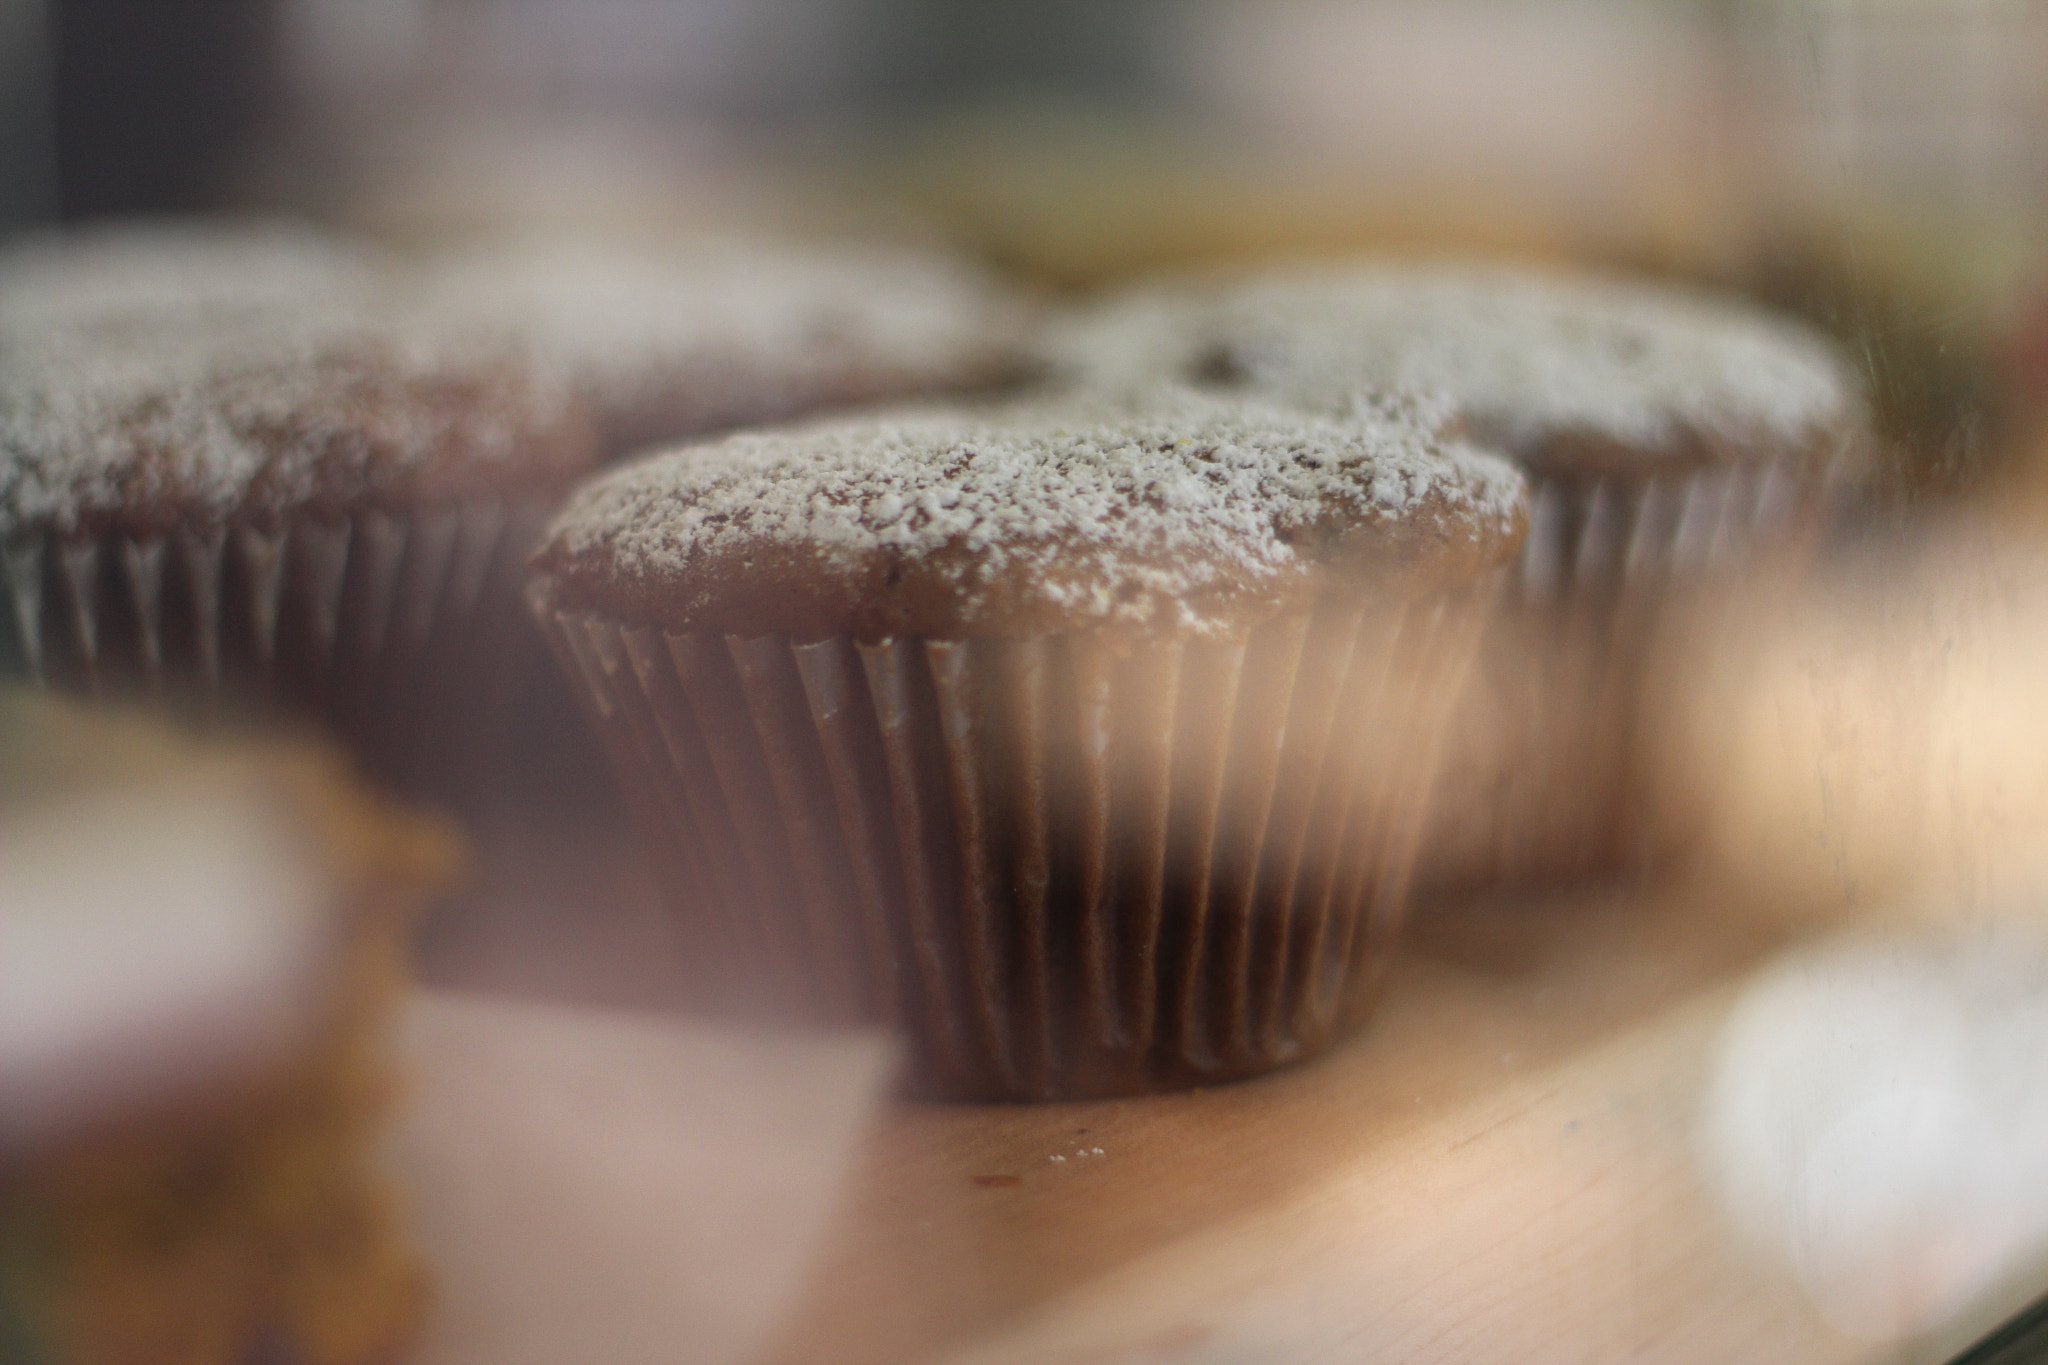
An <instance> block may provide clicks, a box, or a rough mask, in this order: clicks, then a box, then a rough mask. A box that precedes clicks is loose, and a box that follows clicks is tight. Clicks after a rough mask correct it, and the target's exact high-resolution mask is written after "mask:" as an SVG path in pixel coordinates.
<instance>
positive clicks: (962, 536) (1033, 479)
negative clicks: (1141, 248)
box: [542, 395, 1523, 618]
mask: <svg viewBox="0 0 2048 1365" xmlns="http://www.w3.org/2000/svg"><path fill="white" fill-rule="evenodd" d="M1445 411H1446V410H1445V408H1444V406H1443V405H1442V404H1441V403H1439V402H1432V401H1428V400H1422V399H1417V398H1414V397H1383V396H1380V397H1358V398H1355V399H1353V400H1352V401H1351V402H1350V403H1349V404H1348V405H1347V407H1346V410H1345V412H1344V413H1343V414H1342V415H1341V416H1328V417H1324V416H1314V415H1306V414H1302V413H1299V412H1292V411H1286V410H1281V409H1276V408H1266V407H1261V406H1257V405H1247V404H1242V403H1219V402H1215V401H1212V400H1207V399H1203V398H1201V397H1199V396H1195V395H1180V396H1178V397H1174V398H1171V399H1167V398H1163V397H1162V398H1160V399H1158V400H1155V401H1154V402H1152V403H1150V404H1147V405H1145V406H1142V407H1140V408H1138V409H1137V410H1135V411H1131V412H1127V413H1124V414H1121V415H1112V414H1111V413H1109V412H1108V411H1107V410H1106V409H1097V410H1086V409H1083V410H1079V411H1075V410H1064V411H1063V410H1061V409H1058V408H1020V409H1012V410H1010V411H1007V412H1004V413H1000V414H993V415H989V414H978V415H974V416H966V415H963V414H961V413H958V412H947V411H937V410H923V411H914V412H903V413H897V414H893V415H891V416H889V417H886V418H876V419H869V420H864V421H840V422H835V423H829V424H816V425H810V426H805V427H796V428H789V429H784V430H779V431H772V432H760V433H750V434H746V435H741V436H737V437H733V438H730V439H728V440H726V441H723V442H720V443H717V444H714V445H709V446H700V447H694V448H691V449H686V450H682V451H677V452H674V453H670V454H666V455H661V456H657V457H654V458H652V459H649V460H646V461H643V462H641V463H639V464H636V465H633V466H629V467H627V468H624V469H621V470H619V471H616V472H614V473H612V474H610V475H607V476H605V477H603V478H601V479H599V480H598V481H596V482H595V483H593V484H591V485H589V486H587V487H586V488H585V489H584V490H583V491H582V493H580V494H579V495H578V496H577V497H576V498H575V499H574V500H573V501H572V503H571V504H570V506H569V508H568V509H567V510H566V511H565V512H564V513H563V514H562V516H561V517H560V518H559V519H558V521H557V522H556V525H555V527H554V529H553V530H552V532H551V533H550V537H549V542H550V543H549V545H548V546H547V547H546V548H544V549H543V551H542V557H543V558H558V559H559V558H564V557H565V558H567V559H570V560H574V559H575V558H576V557H578V556H581V555H585V554H592V553H595V554H597V555H599V556H601V557H602V558H604V559H606V560H607V561H608V562H609V563H610V565H611V566H613V568H614V569H615V570H616V571H618V572H621V573H623V574H625V575H627V576H629V577H637V578H643V579H664V578H672V577H673V576H675V575H678V574H684V573H687V572H688V570H689V569H690V568H691V567H692V566H693V565H695V564H702V563H704V562H706V561H713V562H732V561H733V560H734V559H736V558H743V557H745V556H746V555H748V554H750V553H753V552H755V551H757V550H759V549H761V548H763V547H781V548H796V549H799V550H803V551H806V552H809V553H812V554H814V555H815V556H816V557H817V558H818V559H819V560H820V561H822V562H823V563H825V564H828V565H829V564H833V563H835V562H836V563H838V564H841V565H846V566H851V565H853V564H855V563H858V562H859V561H861V560H862V559H863V558H865V557H868V556H871V555H874V554H877V553H885V554H889V555H893V556H897V557H900V558H904V559H910V560H917V559H922V558H926V557H929V556H933V555H937V554H940V553H942V552H944V553H947V554H957V555H959V556H960V557H961V561H962V562H963V563H965V564H970V565H971V566H972V570H971V572H972V574H973V576H974V577H975V578H976V579H977V580H981V581H986V580H987V579H990V578H993V577H997V576H1002V577H1005V578H1007V579H1009V580H1011V581H1016V580H1017V579H1019V578H1021V579H1023V580H1024V581H1026V582H1029V583H1030V584H1031V585H1032V588H1031V590H1032V591H1034V592H1036V593H1038V594H1039V595H1040V596H1041V597H1042V598H1043V599H1045V600H1048V601H1051V602H1054V603H1055V604H1057V605H1060V606H1062V607H1067V608H1075V609H1081V610H1085V611H1088V612H1089V613H1090V614H1095V615H1100V616H1103V617H1108V618H1119V617H1122V616H1132V617H1143V616H1148V615H1150V614H1152V613H1155V612H1156V611H1158V610H1160V606H1161V604H1162V603H1171V602H1173V601H1175V600H1177V599H1178V598H1181V597H1184V596H1185V595H1186V594H1188V593H1189V592H1193V591H1196V590H1198V589H1201V588H1203V587H1206V586H1210V585H1213V584H1216V583H1218V582H1234V583H1242V582H1256V581H1258V580H1260V579H1262V578H1271V577H1275V576H1278V575H1281V574H1285V573H1288V572H1290V571H1293V570H1296V569H1298V568H1299V567H1300V566H1301V564H1302V561H1303V558H1304V554H1305V552H1304V551H1303V550H1302V549H1301V548H1300V545H1299V543H1298V542H1299V541H1300V540H1301V538H1302V537H1301V534H1300V533H1302V532H1305V531H1310V532H1312V531H1314V530H1316V529H1319V528H1326V527H1328V526H1329V525H1330V524H1331V523H1332V522H1333V520H1335V521H1340V522H1342V523H1344V524H1346V525H1353V524H1357V523H1359V522H1360V521H1361V520H1366V521H1370V520H1382V521H1394V520H1398V519H1400V518H1402V517H1403V516H1406V515H1409V514H1412V513H1414V512H1416V511H1417V509H1419V508H1421V507H1422V506H1423V504H1425V503H1431V502H1434V503H1435V504H1437V505H1438V506H1440V507H1442V508H1444V509H1447V510H1454V511H1455V513H1456V514H1458V515H1461V516H1463V517H1465V518H1467V519H1468V520H1469V525H1470V527H1471V528H1472V532H1471V533H1472V535H1473V536H1474V538H1475V539H1476V538H1478V537H1479V536H1480V535H1481V534H1482V533H1484V534H1485V535H1488V536H1497V535H1501V534H1504V533H1506V532H1507V531H1508V530H1509V529H1510V528H1511V526H1512V524H1513V522H1514V520H1515V519H1516V517H1517V516H1518V514H1519V509H1520V506H1521V498H1522V488H1523V484H1522V479H1521V476H1520V475H1519V474H1518V473H1517V472H1516V471H1515V470H1514V469H1513V468H1512V467H1511V466H1510V465H1508V464H1507V463H1506V462H1505V461H1503V460H1501V459H1499V458H1497V457H1495V456H1492V455H1489V454H1487V453H1485V452H1482V451H1480V450H1477V449H1475V448H1473V447H1470V446H1466V445H1462V444H1460V443H1457V442H1454V441H1447V440H1445V439H1444V438H1443V436H1442V431H1441V428H1442V419H1443V417H1444V415H1445Z"/></svg>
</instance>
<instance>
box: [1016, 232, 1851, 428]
mask: <svg viewBox="0 0 2048 1365" xmlns="http://www.w3.org/2000/svg"><path fill="white" fill-rule="evenodd" d="M1053 347H1054V350H1055V352H1056V353H1057V356H1058V360H1059V363H1060V364H1061V366H1062V367H1063V368H1064V369H1065V370H1066V371H1067V372H1068V373H1069V375H1070V376H1072V377H1074V378H1076V379H1078V380H1079V381H1080V382H1082V383H1084V384H1095V385H1102V386H1108V387H1116V386H1122V385H1130V384H1141V385H1142V384H1148V383H1153V382H1157V381H1158V380H1160V379H1161V378H1164V377H1168V376H1175V377H1180V378H1184V379H1189V380H1191V381H1194V382H1208V383H1212V384H1225V385H1239V386H1243V387H1244V388H1245V389H1247V390H1249V391H1252V392H1256V393H1259V394H1262V395H1265V396H1267V397H1270V398H1273V399H1278V400H1282V401H1289V402H1300V403H1305V404H1308V405H1311V406H1319V405H1322V404H1326V403H1328V402H1329V401H1331V400H1332V399H1333V398H1341V397H1342V396H1343V395H1345V394H1347V393H1349V392H1350V391H1351V390H1352V389H1354V388H1356V387H1358V386H1359V385H1361V384H1396V385H1400V384H1407V385H1420V386H1425V387H1429V388H1435V389H1441V390H1443V391H1445V392H1447V393H1449V394H1451V395H1452V396H1453V398H1455V399H1456V400H1457V401H1458V403H1459V404H1460V406H1461V407H1462V408H1463V409H1464V410H1465V412H1466V413H1467V415H1468V416H1469V417H1470V418H1471V419H1472V420H1473V422H1474V423H1475V425H1476V426H1477V427H1478V429H1480V430H1482V431H1484V432H1485V433H1486V434H1487V436H1488V437H1489V438H1492V439H1497V440H1500V441H1502V442H1504V443H1506V444H1507V445H1509V446H1510V447H1511V448H1516V449H1521V448H1523V447H1525V446H1527V445H1529V444H1532V443H1535V442H1538V441H1541V440H1542V439H1543V438H1545V437H1547V436H1553V435H1557V434H1559V433H1562V432H1582V433H1589V434H1594V435H1599V436H1604V437H1607V438H1610V439H1612V440H1615V441H1617V442H1621V443H1623V444H1626V445H1630V446H1636V447H1640V448H1643V449H1645V450H1657V449H1661V448H1666V447H1669V446H1670V445H1671V444H1672V443H1673V442H1674V441H1675V440H1676V439H1677V438H1678V437H1679V436H1680V435H1681V434H1682V432H1683V431H1684V430H1685V429H1688V428H1689V429H1691V430H1693V431H1699V432H1712V433H1720V434H1724V435H1728V436H1732V437H1736V438H1743V437H1750V438H1762V439H1770V440H1777V441H1798V440H1801V439H1802V438H1806V437H1809V436H1811V435H1812V434H1813V432H1814V431H1815V430H1816V429H1817V428H1823V427H1827V426H1831V425H1834V424H1838V423H1840V422H1842V421H1843V420H1845V418H1847V417H1848V416H1849V415H1850V414H1852V413H1853V412H1854V411H1855V409H1856V405H1857V401H1858V400H1857V396H1856V388H1855V385H1854V383H1853V382H1852V380H1851V379H1850V377H1849V375H1848V374H1847V372H1846V371H1845V370H1844V368H1843V365H1842V363H1841V362H1840V360H1839V359H1838V357H1837V356H1836V355H1835V354H1834V352H1833V351H1832V350H1831V348H1830V347H1829V346H1828V344H1827V343H1826V342H1825V341H1824V340H1823V339H1821V338H1820V337H1819V336H1817V335H1815V334H1813V333H1811V332H1809V331H1808V330H1806V329H1804V328H1802V327H1800V326H1798V325H1796V324H1794V323H1791V322H1789V321H1785V320H1781V319H1778V318H1775V317H1772V316H1769V315H1766V314H1763V313H1760V312H1758V311H1756V310H1753V309H1748V308H1744V307H1741V306H1739V305H1736V304H1732V303H1725V302H1722V301H1719V300H1715V299H1712V298H1708V297H1705V296H1701V295H1696V294H1691V293H1687V292H1684V291H1681V290H1677V289H1670V288H1665V287H1661V286H1656V285H1650V284H1644V283H1636V282H1627V281H1621V280H1615V279H1605V278H1599V277H1571V276H1563V275H1559V276H1551V275H1545V274H1540V273H1536V272H1531V271H1522V270H1515V269H1511V268H1507V267H1500V266H1485V265H1421V264H1398V263H1392V262H1383V263H1369V264H1353V265H1324V266H1317V267H1296V268H1293V269H1290V270H1282V271H1275V272H1270V273H1266V274H1261V275H1257V276H1251V277H1246V278H1242V279H1238V280H1235V281H1228V282H1206V283H1196V282H1188V283H1184V284H1181V285H1178V286H1176V285H1155V286H1149V287H1144V288H1140V289H1137V290H1133V291H1131V292H1129V293H1126V294H1124V295H1121V296H1118V297H1115V298H1112V299H1110V300H1108V301H1107V302H1105V303H1103V304H1101V305H1099V306H1098V307H1096V308H1095V309H1093V310H1091V311H1090V312H1088V313H1087V314H1085V315H1083V316H1082V317H1080V318H1078V319H1076V320H1075V321H1074V322H1073V323H1072V324H1071V325H1070V326H1068V327H1067V328H1065V329H1064V330H1063V331H1062V332H1061V333H1060V335H1058V336H1057V337H1056V338H1055V340H1054V342H1053Z"/></svg>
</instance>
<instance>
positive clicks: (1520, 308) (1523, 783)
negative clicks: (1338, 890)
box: [1048, 260, 1870, 893]
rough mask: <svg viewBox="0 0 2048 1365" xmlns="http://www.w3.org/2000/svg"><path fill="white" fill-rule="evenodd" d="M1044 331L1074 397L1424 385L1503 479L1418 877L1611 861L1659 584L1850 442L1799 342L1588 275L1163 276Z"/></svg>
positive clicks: (1296, 271) (1791, 535)
mask: <svg viewBox="0 0 2048 1365" xmlns="http://www.w3.org/2000/svg"><path fill="white" fill-rule="evenodd" d="M1048 349H1049V350H1050V351H1051V352H1052V354H1053V367H1054V369H1055V371H1056V372H1057V373H1058V374H1059V375H1060V376H1061V377H1062V378H1064V379H1065V380H1066V381H1067V382H1068V383H1070V384H1072V385H1074V386H1076V387H1078V388H1081V389H1101V390H1107V391H1110V392H1117V391H1122V390H1124V389H1127V388H1131V387H1133V386H1138V387H1142V386H1144V385H1148V384H1155V383H1161V382H1169V383H1178V384H1182V385H1185V386H1189V387H1192V388H1196V389H1200V390H1203V391H1206V392H1210V393H1230V394H1248V395H1255V396H1258V397H1260V398H1263V399H1269V400H1273V401H1278V402H1282V403H1288V404H1293V405H1296V406H1300V407H1304V408H1307V409H1310V410H1323V411H1328V410H1330V409H1331V408H1332V407H1333V406H1334V405H1338V404H1341V403H1342V402H1344V401H1345V399H1346V396H1347V395H1348V394H1350V393H1351V392H1353V391H1354V390H1355V389H1357V388H1358V387H1359V386H1362V385H1381V384H1396V385H1406V386H1413V387H1419V388H1424V389H1431V390H1437V391H1441V392H1443V393H1445V394H1447V395H1448V396H1449V398H1450V400H1451V402H1452V403H1453V404H1454V405H1455V407H1456V408H1457V410H1458V412H1459V413H1460V415H1461V417H1462V420H1463V422H1464V427H1465V430H1466V431H1467V432H1468V433H1469V434H1470V435H1471V436H1472V437H1473V438H1474V439H1476V440H1478V441H1480V442H1482V443H1485V444H1489V445H1492V446H1494V447H1495V448H1498V449H1500V450H1502V451H1504V452H1506V453H1507V454H1509V455H1510V456H1512V457H1513V458H1514V459H1516V460H1517V461H1518V462H1520V464H1521V465H1522V466H1523V468H1524V469H1525V470H1527V471H1528V473H1529V475H1530V477H1531V480H1532V493H1531V509H1530V528H1529V536H1528V539H1527V540H1526V541H1525V542H1524V544H1523V547H1522V553H1521V556H1520V559H1519V560H1518V561H1517V563H1516V565H1515V568H1514V574H1513V583H1512V586H1511V588H1510V590H1509V592H1508V593H1507V595H1506V598H1505V601H1506V603H1507V607H1506V609H1505V610H1504V611H1503V612H1502V614H1501V615H1500V617H1499V618H1498V619H1497V621H1496V622H1495V623H1494V627H1493V629H1492V630H1491V632H1490V634H1489V637H1488V641H1487V645H1486V648H1485V653H1484V657H1483V659H1482V662H1481V664H1480V666H1479V669H1478V670H1477V681H1476V683H1475V685H1474V687H1473V689H1472V691H1471V692H1470V693H1469V695H1468V697H1467V699H1466V702H1465V705H1464V710H1463V711H1462V712H1461V714H1460V717H1459V720H1458V722H1457V723H1456V724H1454V725H1453V726H1452V730H1451V734H1452V745H1453V752H1452V754H1451V756H1450V758H1449V759H1448V761H1447V765H1446V773H1445V778H1444V781H1443V783H1442V785H1441V786H1440V788H1439V792H1438V800H1439V808H1438V812H1437V814H1436V816H1435V818H1434V820H1433V822H1432V826H1431V831H1430V833H1429V835H1428V837H1427V839H1426V841H1425V847H1424V852H1423V855H1422V870H1421V873H1420V877H1421V882H1422V885H1423V886H1424V887H1425V888H1426V889H1428V890H1431V891H1435V892H1440V893H1450V892H1456V891H1464V890H1472V889H1478V888H1485V887H1524V886H1529V885H1533V884H1537V883H1541V882H1545V881H1555V880H1564V879H1571V878H1576V877H1580V876H1584V875H1588V874H1591V873H1596V872H1605V871H1610V870H1613V869H1614V868H1616V867H1617V866H1619V865H1621V864H1622V863H1623V862H1624V861H1625V860H1626V858H1627V855H1628V854H1629V852H1630V850H1631V849H1632V847H1633V846H1634V844H1635V842H1636V836H1635V833H1634V832H1632V831H1631V829H1630V828H1629V819H1628V816H1629V812H1630V809H1631V808H1632V806H1633V804H1634V792H1633V783H1634V779H1633V777H1632V776H1631V773H1630V765H1631V762H1632V753H1633V751H1634V748H1635V745H1636V742H1637V729H1638V726H1639V724H1640V723H1641V721H1640V717H1639V707H1640V697H1639V695H1638V692H1639V686H1640V667H1641V647H1642V642H1643V639H1644V638H1645V630H1644V628H1645V625H1646V624H1647V622H1648V621H1649V620H1650V619H1651V617H1652V616H1653V615H1654V613H1655V611H1656V610H1657V609H1658V607H1659V604H1660V602H1661V601H1662V600H1663V599H1664V598H1665V597H1666V596H1667V595H1668V593H1669V592H1670V591H1671V590H1672V589H1673V588H1674V586H1678V585H1684V584H1688V583H1693V582H1697V581H1700V580H1701V579H1702V578H1703V577H1704V576H1706V575H1708V574H1710V573H1712V572H1713V571H1715V570H1717V569H1721V568H1727V567H1730V566H1740V565H1742V564H1745V563H1746V562H1748V561H1750V560H1752V559H1754V558H1757V557H1759V556H1764V555H1769V554H1773V553H1776V552H1779V551H1787V550H1793V549H1797V548H1798V547H1800V546H1801V545H1808V544H1810V543H1811V542H1812V541H1813V540H1814V538H1815V537H1816V536H1817V535H1818V534H1819V532H1821V531H1822V530H1823V529H1824V527H1825V525H1826V524H1827V522H1828V520H1829V518H1830V517H1831V516H1832V515H1833V513H1834V511H1835V509H1836V506H1837V504H1838V503H1839V501H1840V500H1841V499H1842V497H1843V496H1844V494H1845V493H1846V492H1847V491H1848V490H1849V489H1850V488H1852V487H1853V486H1854V485H1855V483H1856V482H1857V480H1858V479H1859V478H1860V477H1861V475H1862V473H1863V470H1864V466H1865V464H1866V462H1867V460H1868V459H1869V455H1870V451H1869V444H1868V439H1867V429H1866V418H1865V412H1864V406H1863V401H1862V398H1861V395H1860V391H1859V385H1858V383H1857V381H1856V378H1855V376H1854V374H1853V373H1852V372H1851V371H1850V370H1849V369H1848V367H1847V366H1846V365H1845V364H1844V363H1843V362H1842V360H1841V359H1840V357H1839V356H1838V355H1837V354H1836V353H1835V351H1834V350H1833V348H1832V347H1831V346H1830V345H1829V344H1828V343H1827V342H1826V341H1825V340H1824V339H1822V338H1821V337H1820V336H1818V335H1817V334H1815V333H1812V332H1810V331H1809V330H1807V329H1806V328H1804V327H1802V326H1800V325H1798V324H1796V323H1792V322H1789V321H1785V320H1782V319H1779V318H1777V317H1774V316H1772V315H1769V314H1765V313H1762V312H1759V311H1757V310H1754V309H1751V308H1748V307H1746V306H1744V305H1742V304H1739V303H1735V302H1730V301H1726V300H1722V299H1718V298H1714V297H1710V296H1705V295H1699V294H1694V293H1690V292H1686V291H1681V290H1676V289H1671V288H1666V287H1662V286H1657V285H1652V284H1647V283H1641V282H1635V281H1628V280H1622V279H1618V278H1609V277H1603V276H1589V275H1573V274H1565V273H1558V274H1552V273H1541V272H1534V271H1528V270H1520V269H1515V268H1510V267H1504V266H1499V265H1483V264H1471V263H1429V262H1402V261H1371V260H1367V261H1353V262H1329V263H1322V264H1302V265H1295V266H1288V267H1276V268H1271V269H1268V270H1265V271H1262V272H1245V273H1238V274H1217V275H1212V276H1197V277H1186V278H1181V279H1170V280H1163V281H1158V282H1154V283H1151V284H1145V285H1140V286H1136V287H1133V288H1131V289H1127V290H1124V291H1121V292H1118V293H1113V294H1111V295H1109V296H1108V297H1106V298H1105V299H1103V300H1100V301H1098V302H1097V303H1095V304H1094V305H1093V306H1091V307H1085V308H1083V309H1081V310H1079V311H1078V312H1077V313H1076V314H1075V315H1074V316H1073V317H1072V318H1070V319H1068V320H1066V321H1065V322H1063V323H1061V324H1057V325H1056V326H1055V327H1054V328H1053V330H1052V333H1051V339H1050V341H1049V342H1048Z"/></svg>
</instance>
